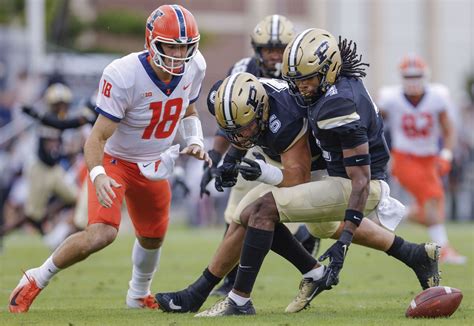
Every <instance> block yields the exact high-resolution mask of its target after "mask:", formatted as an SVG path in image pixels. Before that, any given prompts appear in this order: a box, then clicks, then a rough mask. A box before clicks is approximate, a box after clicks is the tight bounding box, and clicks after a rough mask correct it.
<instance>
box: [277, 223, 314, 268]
mask: <svg viewBox="0 0 474 326" xmlns="http://www.w3.org/2000/svg"><path fill="white" fill-rule="evenodd" d="M272 251H273V252H275V253H277V254H279V255H280V256H282V257H283V258H285V259H286V260H288V261H289V262H290V263H292V264H293V265H294V266H295V267H296V268H297V269H298V270H299V271H300V273H301V274H305V273H307V272H309V271H310V270H312V269H313V267H314V266H315V265H316V264H317V260H316V259H315V258H314V257H313V256H311V255H310V254H309V252H308V251H306V249H305V248H304V247H303V246H302V245H301V243H299V242H298V241H297V240H296V238H295V237H294V236H293V235H292V234H291V232H290V230H288V228H287V227H286V226H285V225H284V224H282V223H278V224H277V225H275V231H274V235H273V243H272Z"/></svg>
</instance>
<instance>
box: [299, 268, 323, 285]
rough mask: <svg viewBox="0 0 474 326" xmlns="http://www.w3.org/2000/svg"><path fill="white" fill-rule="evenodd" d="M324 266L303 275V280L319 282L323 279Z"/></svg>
mask: <svg viewBox="0 0 474 326" xmlns="http://www.w3.org/2000/svg"><path fill="white" fill-rule="evenodd" d="M323 274H324V266H323V265H321V266H319V267H317V268H315V269H312V270H310V271H309V272H308V273H305V274H303V278H311V279H313V281H316V280H319V279H320V278H321V277H323Z"/></svg>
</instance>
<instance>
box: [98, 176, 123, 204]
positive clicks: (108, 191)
mask: <svg viewBox="0 0 474 326" xmlns="http://www.w3.org/2000/svg"><path fill="white" fill-rule="evenodd" d="M94 186H95V193H96V195H97V199H98V200H99V203H100V204H101V205H102V206H104V207H105V208H110V207H112V202H113V200H114V199H115V197H117V196H116V195H115V192H114V191H113V189H112V188H120V187H121V186H122V185H121V184H119V183H118V182H117V181H115V180H114V179H112V178H111V177H109V176H108V175H106V174H100V175H98V176H97V177H96V178H95V180H94Z"/></svg>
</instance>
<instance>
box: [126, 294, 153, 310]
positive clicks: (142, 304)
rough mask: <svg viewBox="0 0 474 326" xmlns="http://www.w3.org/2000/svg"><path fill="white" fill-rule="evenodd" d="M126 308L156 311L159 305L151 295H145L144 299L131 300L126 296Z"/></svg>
mask: <svg viewBox="0 0 474 326" xmlns="http://www.w3.org/2000/svg"><path fill="white" fill-rule="evenodd" d="M127 306H128V307H129V308H145V309H146V308H148V309H158V307H159V305H158V302H157V301H156V299H155V297H154V296H152V295H151V294H149V295H147V296H146V297H144V298H139V299H132V298H130V297H129V296H127Z"/></svg>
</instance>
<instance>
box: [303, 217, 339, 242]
mask: <svg viewBox="0 0 474 326" xmlns="http://www.w3.org/2000/svg"><path fill="white" fill-rule="evenodd" d="M340 224H341V222H339V221H336V222H321V223H306V227H307V228H308V231H309V233H311V235H312V236H313V237H316V238H320V239H328V238H330V237H331V236H332V235H333V234H334V233H336V231H337V229H338V228H339V225H340Z"/></svg>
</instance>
